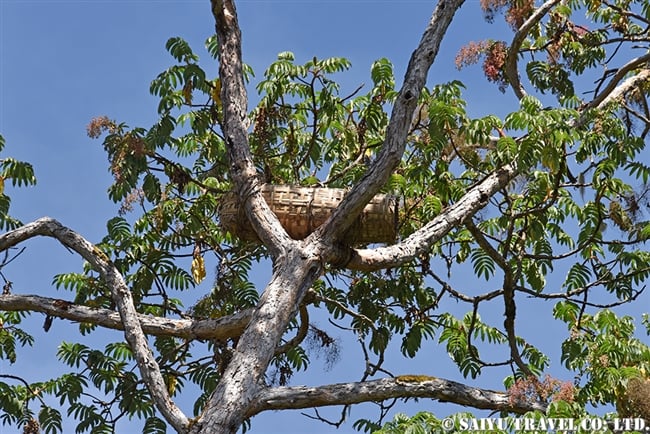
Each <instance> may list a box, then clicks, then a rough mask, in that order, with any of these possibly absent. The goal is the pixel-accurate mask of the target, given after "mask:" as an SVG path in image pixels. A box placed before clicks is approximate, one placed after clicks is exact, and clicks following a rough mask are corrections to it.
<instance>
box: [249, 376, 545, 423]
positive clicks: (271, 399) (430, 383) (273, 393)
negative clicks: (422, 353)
mask: <svg viewBox="0 0 650 434" xmlns="http://www.w3.org/2000/svg"><path fill="white" fill-rule="evenodd" d="M393 398H431V399H437V400H438V401H441V402H451V403H455V404H459V405H465V406H470V407H472V408H476V409H483V410H495V411H508V412H512V413H517V414H523V413H526V412H528V411H533V410H538V411H541V412H545V411H546V404H544V403H541V402H529V403H523V402H510V401H511V400H510V399H509V395H508V393H505V392H497V391H493V390H487V389H480V388H476V387H469V386H466V385H464V384H461V383H457V382H455V381H450V380H445V379H442V378H437V377H429V376H424V375H404V376H398V377H395V378H384V379H381V380H373V381H363V382H360V383H339V384H331V385H326V386H318V387H307V386H296V387H273V388H267V389H264V390H263V391H262V392H260V394H259V395H258V396H257V398H256V399H255V401H254V402H253V405H252V406H251V408H250V410H249V413H248V414H247V416H248V417H250V416H253V415H255V414H257V413H260V412H262V411H266V410H287V409H299V408H310V407H323V406H328V405H348V404H357V403H361V402H369V401H383V400H385V399H393Z"/></svg>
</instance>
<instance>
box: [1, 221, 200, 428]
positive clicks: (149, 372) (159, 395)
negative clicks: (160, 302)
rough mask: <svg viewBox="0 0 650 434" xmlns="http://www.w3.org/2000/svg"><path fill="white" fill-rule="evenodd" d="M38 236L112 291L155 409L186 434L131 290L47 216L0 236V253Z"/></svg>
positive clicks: (100, 256)
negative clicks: (66, 251) (71, 255)
mask: <svg viewBox="0 0 650 434" xmlns="http://www.w3.org/2000/svg"><path fill="white" fill-rule="evenodd" d="M37 236H45V237H52V238H55V239H57V240H58V241H59V242H60V243H61V244H63V245H64V246H65V247H68V248H70V249H71V250H73V251H75V252H77V253H78V254H79V255H80V256H81V257H82V258H84V259H85V260H86V261H88V263H90V265H91V266H92V267H93V268H94V269H95V270H97V271H98V272H99V274H100V275H101V276H102V279H103V280H104V282H105V283H106V285H107V286H108V287H109V288H111V291H112V295H113V301H114V302H115V304H116V306H117V309H118V311H119V313H120V320H121V322H122V324H123V325H124V337H125V338H126V341H127V342H128V343H129V346H130V347H131V350H132V351H133V355H134V357H135V360H136V362H137V364H138V368H139V369H140V373H141V374H142V378H143V380H144V381H145V383H146V384H147V387H148V388H149V393H151V397H152V398H153V400H154V402H155V404H156V407H157V408H158V410H159V411H160V412H161V414H162V415H163V416H164V417H165V418H166V419H167V421H168V422H169V423H170V424H171V425H172V426H173V427H174V428H175V429H176V430H177V431H178V432H181V433H183V432H185V430H186V428H187V426H188V420H187V418H186V417H185V415H184V414H183V412H182V411H181V410H180V409H179V408H178V407H177V406H176V405H175V404H174V403H173V401H172V400H171V399H170V397H169V393H168V392H167V387H166V386H165V382H164V380H163V377H162V375H161V373H160V367H159V366H158V364H157V363H156V360H155V358H154V356H153V353H152V352H151V349H150V348H149V345H148V342H147V338H146V336H145V335H144V333H143V331H142V327H141V326H140V322H139V318H138V313H137V312H136V310H135V306H134V304H133V298H132V296H131V291H130V290H129V287H128V286H127V285H126V283H125V281H124V278H123V277H122V275H121V274H120V273H119V271H118V270H117V269H116V268H115V266H114V265H113V263H112V262H111V261H110V259H109V258H108V257H107V256H106V254H104V253H103V252H102V251H101V250H99V249H98V248H97V247H96V246H95V245H93V244H92V243H91V242H89V241H88V240H86V239H85V238H84V237H82V236H81V235H79V234H78V233H76V232H74V231H73V230H71V229H69V228H67V227H65V226H63V225H62V224H61V223H59V222H58V221H56V220H54V219H52V218H49V217H43V218H40V219H38V220H35V221H34V222H32V223H28V224H26V225H24V226H21V227H19V228H17V229H14V230H12V231H9V232H6V233H4V234H2V235H0V251H4V250H7V249H9V248H11V247H13V246H15V245H16V244H18V243H20V242H23V241H25V240H28V239H30V238H33V237H37ZM4 297H7V296H4Z"/></svg>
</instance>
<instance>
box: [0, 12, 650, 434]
mask: <svg viewBox="0 0 650 434" xmlns="http://www.w3.org/2000/svg"><path fill="white" fill-rule="evenodd" d="M463 3H464V1H463V0H441V1H439V2H438V3H437V4H436V5H435V6H434V10H433V14H432V16H431V19H430V21H429V22H428V24H427V26H426V28H425V29H424V31H423V34H422V39H421V40H420V42H419V44H418V45H417V47H415V50H414V51H413V54H412V55H411V58H410V62H409V64H408V67H407V68H406V72H405V75H404V77H403V78H402V79H399V78H396V77H395V74H394V70H393V65H392V63H391V61H390V60H389V59H386V58H381V59H377V60H376V61H375V62H374V63H373V65H372V68H371V70H370V77H369V79H370V85H369V86H365V87H364V86H360V87H359V88H357V89H354V90H353V91H348V90H346V89H342V88H341V86H340V84H339V81H338V79H337V77H339V76H340V75H341V74H345V72H346V71H347V70H348V69H349V68H350V67H351V64H350V62H349V61H348V60H347V59H346V58H344V57H330V58H323V59H319V58H316V57H314V58H313V59H311V60H308V61H306V62H298V61H296V58H295V56H294V55H293V54H292V53H291V52H283V53H279V54H278V55H277V60H275V61H274V62H273V63H272V64H271V65H269V66H268V68H267V69H266V70H265V71H262V72H260V71H253V70H252V68H251V67H249V66H248V65H246V64H245V63H244V62H243V59H242V49H241V44H242V33H243V35H244V37H245V35H246V29H245V28H243V29H241V30H240V26H239V22H238V16H237V11H236V9H235V4H234V1H232V0H212V1H211V3H210V7H211V12H212V14H213V16H214V20H215V29H216V33H215V35H214V36H212V37H210V38H208V40H207V41H206V43H205V48H206V49H207V52H208V53H209V55H210V56H212V59H209V61H210V62H213V61H216V62H217V63H218V71H217V70H210V69H207V68H204V66H202V65H204V63H202V60H201V59H199V56H198V55H197V54H196V52H195V51H194V49H193V48H192V47H191V46H190V44H188V42H186V41H185V40H184V39H182V38H180V37H172V38H170V39H169V40H168V41H167V44H166V49H167V51H168V52H169V54H170V55H171V58H172V60H171V62H172V65H171V66H169V67H168V68H167V69H165V70H164V71H162V72H161V73H160V74H159V75H158V76H157V77H155V78H154V80H153V81H152V82H151V85H150V92H151V94H152V95H154V96H155V97H156V98H157V99H158V102H159V104H158V120H157V121H156V122H155V123H154V124H153V125H151V126H147V127H133V126H130V125H129V124H128V120H122V119H111V118H109V117H107V116H99V117H95V118H93V119H92V120H91V121H90V123H89V124H88V128H87V133H88V136H90V137H91V138H95V139H99V140H101V142H102V144H103V147H104V150H105V152H106V154H107V156H108V160H109V170H110V173H111V175H112V177H113V184H112V185H111V187H110V189H109V191H108V197H109V199H110V200H112V201H113V202H115V203H117V204H119V206H120V209H119V213H118V214H117V215H116V216H115V217H113V218H111V219H110V220H109V221H108V222H107V223H106V234H105V236H104V238H103V239H102V240H101V241H100V242H98V243H96V244H95V243H92V242H90V241H89V240H88V239H86V238H85V237H84V236H83V234H80V233H78V232H76V231H75V230H74V228H69V227H66V226H65V225H63V224H62V223H60V222H58V221H56V220H54V219H52V218H49V217H43V218H40V219H37V220H34V221H32V222H27V223H25V222H21V221H19V220H18V219H16V218H15V217H13V216H12V215H11V213H10V202H11V201H10V198H9V196H7V195H6V194H5V193H6V192H5V191H4V184H5V183H11V184H12V185H13V186H17V187H22V186H26V185H32V184H35V182H36V177H35V174H34V170H33V168H32V166H31V165H30V164H29V162H21V161H17V160H16V159H13V158H11V157H7V156H3V157H2V159H1V161H0V166H1V167H0V225H1V226H2V229H3V230H4V233H3V234H1V235H0V250H1V251H3V252H4V253H5V255H4V256H3V260H2V263H0V277H2V279H3V285H4V287H3V292H2V295H0V358H1V359H3V360H7V361H8V362H10V363H19V360H20V350H21V348H22V347H25V346H30V345H37V342H36V341H35V340H34V337H33V336H31V335H30V334H29V333H27V332H26V331H25V330H24V327H22V324H23V323H24V321H25V320H26V318H27V317H28V316H29V315H30V314H32V313H38V312H40V313H44V314H46V320H45V325H44V328H45V330H46V331H47V330H48V329H49V328H50V326H51V324H52V320H53V319H54V318H63V319H66V320H70V321H72V322H74V323H77V324H78V331H79V334H80V335H90V336H92V334H93V333H96V332H97V330H99V329H101V328H108V329H115V330H122V331H123V333H124V339H123V340H118V341H115V342H108V343H104V344H98V345H96V346H91V345H86V344H83V343H79V342H67V341H64V342H61V344H60V346H59V348H58V351H57V353H56V354H52V355H49V356H51V357H52V359H54V358H56V359H58V360H59V361H60V362H61V363H63V364H64V365H65V366H66V371H67V372H66V373H64V374H62V375H61V376H59V377H57V378H52V379H47V380H37V381H34V380H33V379H30V378H23V377H20V376H16V375H13V374H12V375H8V374H3V373H0V408H1V409H2V414H0V422H2V423H3V424H9V425H13V426H19V427H22V428H23V430H24V432H25V433H37V432H39V430H42V431H43V432H45V433H56V432H61V431H62V420H63V418H66V417H67V418H72V419H74V420H76V421H77V422H76V424H77V432H92V433H100V432H114V430H115V426H116V423H117V422H118V421H119V420H120V419H123V418H135V419H139V420H141V426H142V431H143V432H146V433H158V432H166V430H168V429H170V430H175V431H176V432H179V433H232V432H236V431H237V430H239V429H241V427H242V426H243V427H244V428H246V429H248V428H251V429H252V430H253V432H255V430H256V426H255V421H254V416H255V415H257V414H259V413H261V412H264V411H269V410H288V409H303V408H316V409H318V408H319V407H323V406H332V405H338V406H342V407H343V412H342V413H341V418H340V420H335V421H331V420H329V421H326V420H325V418H324V417H322V416H320V414H319V413H318V411H315V413H314V414H315V416H314V417H315V418H320V419H322V420H323V422H328V423H330V424H334V425H337V426H340V425H342V424H343V423H344V422H346V418H347V413H348V410H349V408H350V407H351V406H353V405H354V404H358V403H362V402H375V403H379V406H378V409H379V411H378V412H377V415H376V417H375V418H374V419H372V418H364V419H359V420H356V421H353V422H351V423H352V426H353V427H354V428H355V429H357V430H359V431H363V432H375V431H378V432H382V433H392V432H404V431H405V430H406V429H413V430H422V432H431V431H435V430H436V429H440V428H441V420H442V417H444V416H446V415H447V414H433V413H431V412H429V411H430V410H431V409H430V408H423V410H427V411H426V412H422V413H418V414H415V415H411V417H409V416H405V415H398V416H396V417H395V418H394V419H393V420H390V419H388V418H387V415H388V414H389V411H390V410H391V408H392V406H393V404H394V401H395V400H401V399H408V398H431V399H435V400H438V401H440V402H445V403H455V404H460V405H463V406H466V407H467V411H468V412H470V413H472V412H474V414H479V413H477V412H479V411H480V410H491V411H495V412H499V413H500V414H502V415H504V417H505V416H508V417H511V418H513V420H514V419H516V418H521V417H529V418H535V417H537V418H538V417H540V416H541V415H547V416H554V417H564V418H575V419H580V418H584V417H587V416H589V415H590V414H591V413H592V412H594V411H598V409H602V408H606V409H607V411H610V412H611V415H613V416H618V417H640V418H643V419H645V420H647V421H648V425H649V426H650V409H649V408H648V402H650V349H649V348H648V346H647V345H646V344H645V343H644V342H643V340H642V339H641V338H640V336H642V335H647V334H649V333H650V320H649V318H648V317H647V315H643V316H639V317H631V316H625V315H621V314H619V313H618V312H617V308H618V307H620V306H624V305H629V304H631V303H639V302H640V300H641V297H642V296H643V295H644V289H645V285H646V284H647V281H648V278H650V251H648V250H647V240H648V239H649V238H650V219H648V205H649V202H648V195H649V194H650V193H649V192H650V188H649V184H648V178H649V177H650V164H649V163H648V161H647V158H645V155H646V154H647V150H646V143H647V135H648V131H650V107H649V105H648V100H647V96H648V93H649V89H650V81H649V79H650V68H649V67H648V62H649V61H650V54H649V52H648V48H649V43H650V2H648V1H645V0H644V1H639V2H631V1H629V0H618V1H603V0H598V1H596V0H586V1H578V0H548V1H546V2H544V3H539V2H534V1H532V0H512V1H509V0H482V1H481V3H480V7H481V8H482V10H483V13H484V17H485V19H486V20H488V21H493V20H497V19H502V18H503V19H505V20H506V22H507V23H508V24H509V25H510V26H511V28H512V37H511V39H510V40H507V41H504V40H496V39H491V38H490V35H486V37H485V39H483V40H481V41H467V44H466V45H465V46H464V48H463V49H462V50H461V51H460V52H459V53H458V56H457V58H456V60H455V61H456V65H457V66H458V68H459V69H460V68H471V67H472V65H475V64H481V65H482V72H479V71H480V70H479V68H475V69H476V71H477V72H478V73H482V74H483V75H484V76H485V78H486V86H497V87H498V88H499V89H500V90H501V91H502V92H503V93H504V94H510V95H514V96H515V97H516V98H515V99H514V100H515V101H516V104H515V105H513V106H512V107H511V108H510V109H509V110H508V113H507V114H506V115H500V114H498V113H494V114H490V115H488V116H484V117H480V118H473V117H472V116H470V114H469V109H468V106H469V105H470V104H471V103H472V101H473V100H475V99H476V98H477V97H476V96H472V95H466V92H465V86H464V85H463V83H462V82H460V81H458V80H455V79H454V77H450V78H449V79H447V80H441V79H440V78H439V77H434V78H435V80H434V81H432V80H430V79H428V73H429V69H430V67H431V65H432V64H433V63H434V62H435V61H437V60H438V59H437V55H438V52H439V47H440V44H441V42H442V41H443V39H444V38H445V36H446V35H447V33H448V32H451V31H453V29H454V27H453V26H454V16H455V14H456V12H457V10H458V9H459V8H460V7H461V6H462V7H466V8H472V7H479V5H478V4H474V3H471V4H466V5H464V6H463ZM207 7H208V2H206V10H207ZM404 49H405V50H409V51H410V50H411V49H412V47H404ZM341 51H342V52H344V49H342V50H341ZM204 60H205V59H204ZM256 74H257V75H256ZM428 81H429V82H428ZM250 92H257V94H258V95H259V98H257V99H256V101H257V103H256V104H255V106H254V107H249V102H250V100H252V99H249V96H248V94H249V93H250ZM3 146H4V140H3V139H2V138H1V137H0V150H2V147H3ZM14 198H15V199H16V200H20V195H19V194H16V195H15V196H14ZM283 200H285V201H286V200H288V201H289V202H288V204H287V202H282V201H283ZM300 201H302V202H301V203H302V208H301V207H299V206H297V203H298V202H300ZM369 204H370V205H369ZM283 207H284V208H283ZM325 208H327V211H328V212H327V213H325V214H324V216H321V214H318V213H320V212H321V211H323V209H325ZM228 212H232V213H231V214H230V215H228V214H227V213H228ZM321 217H322V218H321ZM317 218H321V219H320V220H318V222H317V223H315V222H316V220H317ZM292 225H302V226H303V227H302V228H301V229H300V230H305V226H306V232H292V228H291V226H292ZM364 231H365V232H366V234H365V235H362V232H364ZM379 232H381V234H382V235H381V237H379V238H373V236H376V235H377V233H379ZM298 233H299V234H300V235H296V234H298ZM386 234H388V235H386ZM34 237H49V238H53V239H55V240H57V241H58V242H59V243H60V244H62V247H64V248H66V249H68V250H70V251H72V252H74V253H75V254H76V255H78V256H79V257H80V258H81V259H82V260H83V270H82V271H81V272H74V273H66V272H62V273H60V274H57V275H56V276H54V277H53V284H54V286H56V287H57V288H58V289H61V290H63V291H67V293H65V292H63V293H62V294H66V295H65V296H63V295H62V296H61V298H54V297H49V296H45V295H44V294H39V295H37V294H30V295H25V294H18V293H14V292H12V285H13V283H14V282H13V280H12V277H11V274H10V273H9V272H6V271H5V270H4V269H5V266H6V265H8V264H9V263H11V262H13V261H20V260H21V257H20V256H21V254H22V253H23V250H19V248H20V247H21V246H22V244H23V243H24V242H26V241H27V240H29V239H31V238H34ZM386 237H388V238H386ZM25 254H29V250H27V251H26V252H25ZM260 268H269V269H270V271H269V274H270V275H271V277H270V279H269V281H268V282H267V284H266V285H265V286H264V287H260V286H256V285H255V283H254V282H253V280H254V279H253V278H254V275H255V273H256V270H258V269H260ZM209 270H214V273H211V272H210V271H209ZM212 274H214V281H213V282H208V283H209V285H207V286H209V290H207V291H205V292H204V293H201V294H200V297H198V298H197V299H198V301H197V302H196V303H194V304H193V305H191V306H184V305H183V303H182V302H181V298H182V294H186V293H187V292H189V291H197V290H203V288H205V287H206V282H205V280H206V277H207V276H208V275H210V276H211V275H212ZM549 282H553V284H549ZM199 285H201V286H199ZM451 303H455V304H460V305H461V306H463V308H462V310H463V311H464V313H463V314H461V315H456V314H455V313H452V312H450V309H449V306H450V304H451ZM531 303H533V304H538V305H541V304H549V303H550V304H552V306H553V308H552V309H553V317H554V321H556V322H559V323H561V324H564V326H565V330H566V332H565V335H563V336H558V337H557V342H556V344H557V350H558V354H560V358H559V360H552V358H551V356H550V354H548V353H547V352H545V351H543V350H541V349H539V340H540V339H539V336H538V335H535V334H532V335H531V334H525V335H524V334H521V333H519V332H518V329H519V328H520V325H521V323H522V321H527V320H528V321H530V320H531V319H530V318H526V317H523V318H522V317H521V316H519V315H518V312H521V310H518V307H521V305H522V304H531ZM317 311H318V312H319V313H324V314H325V315H327V316H328V318H329V319H330V325H327V326H323V325H322V324H320V325H318V324H314V323H313V322H312V321H311V320H310V317H311V316H312V315H313V314H314V312H317ZM495 311H498V315H494V312H495ZM535 320H536V319H535V318H533V319H532V321H535ZM537 321H538V326H539V329H540V330H542V331H543V329H544V327H545V324H544V323H542V322H541V321H539V320H537ZM339 330H345V332H346V333H349V334H351V335H352V336H354V337H355V338H356V339H357V340H358V342H359V345H360V348H361V349H362V354H363V357H362V358H360V359H359V360H353V359H351V358H348V357H345V360H344V362H342V361H339V362H338V363H346V364H355V366H356V365H357V364H358V366H359V367H360V369H361V370H362V372H363V375H362V376H361V377H360V378H352V377H351V378H349V382H348V383H337V384H321V385H313V386H300V385H295V384H293V383H292V376H293V375H294V374H295V373H296V372H298V371H304V370H308V369H310V363H311V361H312V359H313V357H314V354H317V353H318V354H324V355H325V358H326V359H328V360H329V361H331V363H336V359H337V357H340V353H339V352H341V351H343V352H345V351H346V348H340V347H339V346H338V344H337V342H336V339H335V338H334V337H333V333H335V332H336V333H338V331H339ZM52 334H54V332H52ZM396 344H397V346H398V347H399V349H400V351H401V354H402V356H403V357H404V359H405V360H406V361H405V362H404V364H403V366H404V367H405V368H406V371H404V372H393V371H391V370H389V369H387V368H386V367H385V365H384V362H385V359H386V356H387V352H388V351H390V349H391V348H396V346H395V345H396ZM391 345H392V346H391ZM495 348H496V349H497V350H494V349H495ZM423 351H426V352H427V353H430V354H434V356H433V357H435V358H442V357H450V358H451V360H452V361H453V363H454V364H455V365H456V366H457V368H458V376H457V377H456V378H453V379H451V378H449V379H447V378H440V377H438V376H436V374H437V373H436V371H435V366H433V367H432V369H431V371H430V372H420V373H419V372H416V373H414V372H410V371H409V370H408V359H411V358H413V357H415V356H416V355H417V354H418V353H421V352H423ZM495 354H498V355H499V356H498V357H497V358H495ZM552 361H553V362H555V363H559V364H562V365H563V366H564V367H565V368H566V369H567V370H568V371H570V372H571V373H572V377H571V378H556V377H554V376H552V375H549V373H548V371H549V365H550V363H551V362H552ZM311 369H313V368H311ZM494 373H497V375H501V376H502V377H503V378H502V380H503V381H502V385H503V386H502V390H488V389H485V388H481V387H479V386H478V384H479V383H478V381H479V380H480V379H481V378H482V377H484V376H490V375H494ZM188 396H189V397H190V398H188ZM180 399H184V400H187V399H191V400H192V402H193V407H192V411H191V414H186V412H184V411H183V410H181V407H180V406H179V405H178V401H179V400H180ZM53 403H54V404H53ZM461 416H462V414H456V415H455V416H454V417H456V418H459V417H461ZM443 428H444V427H443ZM457 428H458V429H459V430H461V429H462V427H460V426H457ZM414 432H415V431H414Z"/></svg>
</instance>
